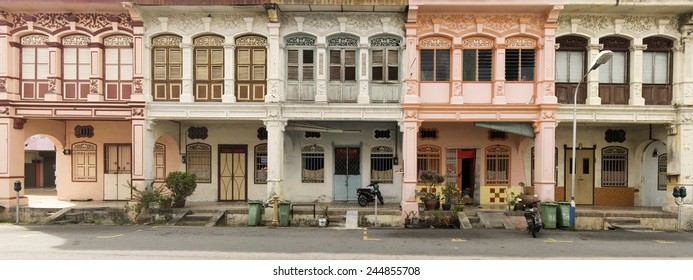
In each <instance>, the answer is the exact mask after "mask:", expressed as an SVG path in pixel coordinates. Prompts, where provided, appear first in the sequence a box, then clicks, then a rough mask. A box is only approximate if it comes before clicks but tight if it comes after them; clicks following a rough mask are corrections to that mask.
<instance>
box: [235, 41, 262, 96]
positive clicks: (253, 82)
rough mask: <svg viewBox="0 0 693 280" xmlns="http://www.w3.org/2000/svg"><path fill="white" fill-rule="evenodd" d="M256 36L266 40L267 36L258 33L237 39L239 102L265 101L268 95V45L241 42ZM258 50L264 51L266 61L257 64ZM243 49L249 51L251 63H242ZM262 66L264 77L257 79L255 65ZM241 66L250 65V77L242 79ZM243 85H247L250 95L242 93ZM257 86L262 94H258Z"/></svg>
mask: <svg viewBox="0 0 693 280" xmlns="http://www.w3.org/2000/svg"><path fill="white" fill-rule="evenodd" d="M254 37H257V38H258V39H261V40H266V38H264V37H261V36H258V35H246V36H242V37H239V38H237V39H236V55H235V67H236V71H235V76H236V77H235V78H236V101H238V102H264V101H265V96H266V95H267V67H268V65H267V57H268V50H267V46H261V45H257V44H248V45H242V44H240V43H239V42H245V41H246V40H248V41H251V40H252V39H254ZM256 50H262V51H263V52H264V54H263V55H264V58H265V59H264V62H263V64H256V63H255V62H254V60H255V51H256ZM241 51H248V52H249V55H248V60H249V61H248V62H249V63H241V61H240V60H239V59H240V52H241ZM258 66H262V67H263V69H264V71H263V72H262V75H263V79H256V77H255V74H256V72H255V67H258ZM241 67H248V71H249V72H248V75H249V79H241V78H240V76H239V75H240V73H241V71H240V68H241ZM242 87H247V93H248V96H247V97H244V96H242V95H241V92H242V91H241V88H242ZM257 87H260V88H261V92H260V95H261V97H260V96H259V95H258V93H257V92H255V90H256V89H257Z"/></svg>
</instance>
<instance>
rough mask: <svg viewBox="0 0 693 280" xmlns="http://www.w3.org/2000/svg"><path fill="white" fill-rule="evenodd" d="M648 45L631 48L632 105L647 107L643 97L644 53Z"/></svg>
mask: <svg viewBox="0 0 693 280" xmlns="http://www.w3.org/2000/svg"><path fill="white" fill-rule="evenodd" d="M646 49H647V45H633V46H631V47H630V99H629V101H628V104H630V105H641V106H642V105H645V98H643V97H642V65H643V64H642V63H643V61H642V51H644V50H646Z"/></svg>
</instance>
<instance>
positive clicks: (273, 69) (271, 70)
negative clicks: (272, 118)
mask: <svg viewBox="0 0 693 280" xmlns="http://www.w3.org/2000/svg"><path fill="white" fill-rule="evenodd" d="M267 27H268V28H269V36H268V38H267V43H268V47H267V66H268V67H267V95H265V102H279V101H281V96H282V95H283V94H281V91H282V90H281V89H283V88H284V87H283V86H281V80H280V78H279V63H278V62H279V61H280V55H279V53H280V52H279V23H268V24H267Z"/></svg>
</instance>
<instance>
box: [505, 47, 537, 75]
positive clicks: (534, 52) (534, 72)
mask: <svg viewBox="0 0 693 280" xmlns="http://www.w3.org/2000/svg"><path fill="white" fill-rule="evenodd" d="M510 51H517V59H518V60H517V80H515V79H512V80H511V79H510V78H508V70H509V69H512V68H511V67H509V65H508V63H509V61H510V60H509V59H508V53H509V52H510ZM523 53H531V54H532V55H533V56H532V78H531V79H525V78H523V75H522V74H523V73H525V72H523V71H522V68H525V67H524V66H523V59H522V57H523ZM536 79H537V50H536V49H522V48H517V49H516V48H512V49H506V50H505V81H506V82H520V83H524V82H534V81H536Z"/></svg>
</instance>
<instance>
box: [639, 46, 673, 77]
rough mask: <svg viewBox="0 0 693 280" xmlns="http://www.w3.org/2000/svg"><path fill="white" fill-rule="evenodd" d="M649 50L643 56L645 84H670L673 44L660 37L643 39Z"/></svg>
mask: <svg viewBox="0 0 693 280" xmlns="http://www.w3.org/2000/svg"><path fill="white" fill-rule="evenodd" d="M643 44H646V45H647V49H646V50H645V51H644V52H643V54H642V58H643V59H642V60H643V67H642V82H643V83H645V84H669V83H670V81H671V78H670V77H671V75H670V70H669V69H670V67H669V63H670V61H671V48H672V47H673V42H672V41H671V40H669V39H665V38H660V37H648V38H645V39H643Z"/></svg>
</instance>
